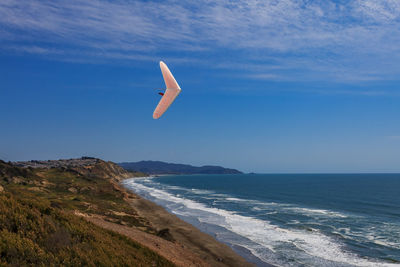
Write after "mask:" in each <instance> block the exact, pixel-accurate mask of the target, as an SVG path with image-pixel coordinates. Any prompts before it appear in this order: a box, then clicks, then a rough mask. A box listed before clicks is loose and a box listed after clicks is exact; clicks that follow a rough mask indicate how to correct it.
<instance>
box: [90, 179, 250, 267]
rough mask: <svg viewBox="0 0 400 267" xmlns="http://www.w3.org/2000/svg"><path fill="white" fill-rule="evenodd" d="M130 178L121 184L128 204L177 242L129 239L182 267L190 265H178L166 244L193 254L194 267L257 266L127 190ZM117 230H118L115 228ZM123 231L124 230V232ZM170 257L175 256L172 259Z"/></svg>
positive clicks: (181, 252)
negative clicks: (126, 182)
mask: <svg viewBox="0 0 400 267" xmlns="http://www.w3.org/2000/svg"><path fill="white" fill-rule="evenodd" d="M154 177H155V176H145V177H132V178H134V179H139V178H154ZM127 179H130V178H127ZM127 179H123V180H121V181H120V183H119V184H118V186H119V187H120V188H121V190H123V191H124V192H125V194H126V198H125V199H126V201H128V203H129V204H130V205H131V206H132V207H133V208H134V209H135V210H136V211H137V213H138V215H139V216H142V217H144V218H146V219H147V220H148V221H149V222H150V223H151V224H152V226H153V227H154V228H155V229H157V230H163V229H168V232H169V233H170V234H171V235H172V237H173V238H174V239H175V242H169V241H166V240H165V239H162V238H158V241H157V242H156V244H157V245H154V244H155V243H154V242H155V241H154V237H155V238H156V239H157V236H153V241H150V240H148V239H147V240H146V237H145V238H144V239H142V240H138V239H140V238H137V236H135V235H134V234H130V235H128V236H129V237H131V238H133V239H135V237H136V241H138V242H139V243H142V242H144V244H143V243H142V244H143V245H146V246H148V247H150V248H152V249H154V250H156V251H157V252H158V253H160V254H161V255H163V256H164V257H166V258H167V259H170V260H171V261H173V262H174V263H176V264H177V265H180V266H188V265H187V262H186V263H185V264H183V265H181V264H182V262H179V261H178V262H177V261H176V260H174V257H176V255H168V254H169V253H170V252H171V251H163V249H162V246H165V245H166V243H165V242H167V243H169V244H167V245H169V246H167V247H165V248H164V249H167V250H170V249H171V248H172V249H174V250H175V252H176V253H178V254H180V255H181V256H184V255H186V254H187V252H188V253H189V254H190V253H192V254H193V257H192V258H191V259H190V260H192V261H193V262H191V264H189V265H192V266H193V265H194V266H255V265H254V264H253V263H250V262H248V261H247V260H246V259H245V258H244V257H242V256H241V255H240V254H238V253H237V252H235V251H234V250H233V249H232V248H231V247H229V246H228V245H227V244H225V243H223V242H221V241H218V240H216V239H215V238H214V237H213V236H211V235H209V234H207V233H204V232H202V231H201V230H200V229H198V228H197V227H195V226H193V225H192V224H190V223H188V222H185V221H184V220H182V219H180V218H179V217H178V216H176V215H174V214H172V213H170V212H169V211H167V210H166V209H165V208H164V207H162V206H160V205H158V204H156V203H154V202H152V201H150V200H148V199H145V198H143V197H142V196H140V195H138V194H136V193H135V192H132V191H131V190H129V189H128V188H126V187H125V186H124V185H123V184H122V182H123V181H125V180H127ZM90 220H91V221H92V222H93V223H95V224H99V223H101V224H102V226H103V227H105V228H107V226H110V225H107V224H106V223H102V222H99V221H98V220H97V221H96V219H94V220H93V219H90ZM113 230H114V231H115V229H113ZM120 231H122V230H121V229H120ZM125 235H126V234H125ZM141 238H142V237H141ZM141 241H142V242H141ZM173 244H174V245H173ZM178 250H179V251H178ZM176 253H175V254H176ZM185 253H186V254H185ZM170 256H172V258H171V257H170ZM168 257H170V258H168ZM184 260H189V259H184Z"/></svg>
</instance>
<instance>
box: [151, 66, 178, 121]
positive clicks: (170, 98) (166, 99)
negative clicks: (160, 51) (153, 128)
mask: <svg viewBox="0 0 400 267" xmlns="http://www.w3.org/2000/svg"><path fill="white" fill-rule="evenodd" d="M160 68H161V72H162V75H163V77H164V81H165V86H166V87H167V89H166V90H165V92H164V93H158V94H159V95H161V96H162V98H161V100H160V102H159V103H158V105H157V107H156V109H155V110H154V113H153V119H158V118H160V117H161V115H163V114H164V112H165V111H167V109H168V108H169V106H170V105H171V104H172V102H174V100H175V98H176V97H177V96H178V95H179V93H180V92H181V88H180V87H179V85H178V83H177V82H176V80H175V78H174V76H172V73H171V72H170V71H169V69H168V67H167V65H165V63H164V62H162V61H160Z"/></svg>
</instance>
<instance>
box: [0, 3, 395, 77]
mask: <svg viewBox="0 0 400 267" xmlns="http://www.w3.org/2000/svg"><path fill="white" fill-rule="evenodd" d="M0 44H1V46H2V49H12V50H14V51H21V52H27V53H37V54H46V52H48V54H50V55H53V56H56V57H58V58H60V59H61V60H62V59H65V57H64V58H62V56H61V55H62V54H63V53H64V54H65V55H68V60H73V58H74V57H75V58H76V59H77V60H85V59H87V60H93V58H96V57H102V59H103V60H104V59H113V60H155V59H156V58H158V56H159V54H168V55H169V57H170V58H175V60H177V61H179V60H181V61H185V60H186V59H185V57H188V56H192V57H195V58H197V59H198V60H201V58H206V60H204V61H205V62H204V64H207V62H208V63H210V65H214V66H216V67H221V66H222V67H224V65H225V66H227V65H230V67H231V68H233V67H234V66H235V65H236V66H240V65H242V64H248V65H252V67H250V68H247V69H246V71H247V72H248V73H246V74H245V75H248V76H249V77H253V78H255V79H258V78H260V79H271V80H274V79H281V77H282V75H284V74H285V71H287V72H293V71H294V73H296V71H298V73H302V74H304V73H307V75H291V76H290V77H291V79H294V80H296V79H297V80H302V79H303V77H306V78H307V79H317V78H318V79H330V80H338V81H344V82H347V81H370V80H380V79H396V78H397V77H398V75H399V74H400V73H399V72H400V56H399V55H400V53H399V52H400V48H399V47H400V2H399V1H398V0H386V1H380V0H353V1H348V2H342V1H332V0H326V1H320V0H315V1H297V0H280V1H276V0H264V1H259V0H249V1H235V2H232V1H227V0H221V1H216V2H214V1H208V0H202V1H196V2H189V3H185V2H184V1H174V0H170V1H164V2H154V1H145V2H141V1H113V2H111V1H100V0H71V1H46V0H43V1H28V0H19V1H12V0H3V1H2V2H1V3H0ZM55 46H56V47H57V48H54V47H55ZM56 50H57V53H55V51H56ZM221 50H223V51H224V52H225V53H226V56H225V57H224V56H223V55H222V56H221V55H219V54H218V52H219V51H221ZM213 53H215V54H218V56H217V57H216V58H218V60H219V61H222V62H216V60H213V57H212V56H210V55H213ZM177 54H179V56H176V55H177ZM174 55H175V56H174ZM233 55H235V59H232V57H233ZM236 55H238V56H236ZM271 58H272V59H273V60H272V61H271V60H270V59H271ZM249 59H254V60H255V61H256V62H255V63H251V62H250V63H249ZM206 61H207V62H206ZM271 69H273V70H271Z"/></svg>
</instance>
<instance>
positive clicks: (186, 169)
mask: <svg viewBox="0 0 400 267" xmlns="http://www.w3.org/2000/svg"><path fill="white" fill-rule="evenodd" d="M118 165H119V166H121V167H122V168H124V169H125V170H128V171H131V170H135V171H139V172H143V173H148V174H240V173H242V172H240V171H238V170H235V169H227V168H224V167H220V166H202V167H195V166H192V165H188V164H175V163H166V162H162V161H151V160H148V161H139V162H122V163H118Z"/></svg>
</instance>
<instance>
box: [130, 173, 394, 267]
mask: <svg viewBox="0 0 400 267" xmlns="http://www.w3.org/2000/svg"><path fill="white" fill-rule="evenodd" d="M123 184H124V186H125V187H126V188H128V189H130V190H132V191H133V192H135V193H137V194H139V195H141V196H143V197H144V198H147V199H149V200H151V201H153V202H155V203H157V204H159V205H161V206H163V207H165V208H166V209H167V210H168V211H170V212H171V213H173V214H175V215H177V216H178V217H180V218H181V219H183V220H185V221H187V222H189V223H191V224H192V225H194V226H196V227H197V228H199V229H200V230H202V231H203V232H206V233H208V234H210V235H212V236H214V237H215V238H216V239H217V240H219V241H221V242H223V243H226V244H228V245H229V246H231V247H232V248H233V249H234V250H235V251H236V252H237V253H238V254H240V255H242V256H243V257H245V258H246V259H247V260H248V261H250V262H252V263H255V264H256V265H257V266H270V264H272V265H276V266H400V194H399V193H398V189H399V188H400V174H394V173H393V174H380V173H359V174H355V173H352V174H304V173H303V174H239V175H237V174H236V175H176V176H174V175H168V176H162V177H143V178H133V179H127V180H125V181H124V182H123Z"/></svg>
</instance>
